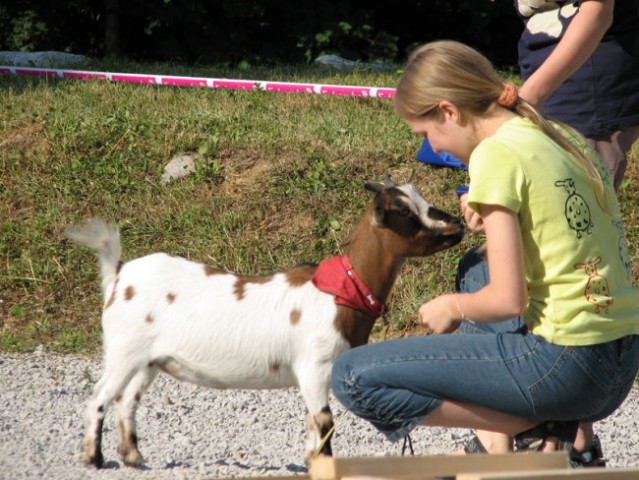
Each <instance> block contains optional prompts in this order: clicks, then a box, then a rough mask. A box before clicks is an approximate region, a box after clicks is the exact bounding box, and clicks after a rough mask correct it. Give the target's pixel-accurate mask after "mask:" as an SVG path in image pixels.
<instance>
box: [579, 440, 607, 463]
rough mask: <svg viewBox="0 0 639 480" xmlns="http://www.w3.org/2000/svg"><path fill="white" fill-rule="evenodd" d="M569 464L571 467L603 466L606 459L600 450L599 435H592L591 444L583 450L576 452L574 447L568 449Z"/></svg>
mask: <svg viewBox="0 0 639 480" xmlns="http://www.w3.org/2000/svg"><path fill="white" fill-rule="evenodd" d="M570 466H571V467H572V468H592V467H605V466H606V459H605V458H604V457H603V452H602V451H601V442H600V441H599V437H598V436H597V435H595V436H594V437H592V445H590V448H587V449H586V450H584V451H583V452H578V451H577V450H575V449H574V448H571V449H570Z"/></svg>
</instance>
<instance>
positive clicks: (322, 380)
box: [300, 368, 333, 465]
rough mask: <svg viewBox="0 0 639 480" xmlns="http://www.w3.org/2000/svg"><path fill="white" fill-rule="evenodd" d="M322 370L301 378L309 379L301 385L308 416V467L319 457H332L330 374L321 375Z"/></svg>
mask: <svg viewBox="0 0 639 480" xmlns="http://www.w3.org/2000/svg"><path fill="white" fill-rule="evenodd" d="M320 373H321V369H320V370H318V369H315V371H313V372H312V373H309V374H308V375H306V376H304V377H301V378H306V379H309V380H307V381H305V382H303V383H300V391H301V393H302V397H303V398H304V402H305V403H306V407H307V409H308V414H307V416H306V420H307V426H308V430H307V433H306V448H305V452H304V461H305V462H306V464H307V465H310V462H311V460H312V459H313V458H315V457H316V456H318V455H329V456H332V455H333V452H332V449H331V437H332V436H333V414H332V413H331V409H330V407H329V405H328V391H329V374H330V368H329V369H328V372H327V373H325V374H320Z"/></svg>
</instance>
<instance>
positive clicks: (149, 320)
mask: <svg viewBox="0 0 639 480" xmlns="http://www.w3.org/2000/svg"><path fill="white" fill-rule="evenodd" d="M144 321H145V322H146V323H153V316H152V315H151V314H150V313H149V314H148V315H147V316H146V318H145V319H144Z"/></svg>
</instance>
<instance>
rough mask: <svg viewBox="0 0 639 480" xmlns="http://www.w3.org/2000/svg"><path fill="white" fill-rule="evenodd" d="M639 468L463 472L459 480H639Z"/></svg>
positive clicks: (458, 477) (458, 476)
mask: <svg viewBox="0 0 639 480" xmlns="http://www.w3.org/2000/svg"><path fill="white" fill-rule="evenodd" d="M637 479H639V468H579V469H572V470H565V469H560V470H544V471H539V472H501V473H498V472H487V473H463V474H461V475H457V480H637Z"/></svg>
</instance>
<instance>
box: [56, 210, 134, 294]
mask: <svg viewBox="0 0 639 480" xmlns="http://www.w3.org/2000/svg"><path fill="white" fill-rule="evenodd" d="M65 235H66V236H67V237H68V238H69V239H70V240H73V241H74V242H76V243H79V244H80V245H84V246H87V247H90V248H92V249H94V250H96V253H97V255H98V258H99V259H100V270H101V273H102V291H103V292H104V291H105V289H106V287H107V286H108V285H110V284H111V282H113V281H114V280H115V276H116V275H117V272H118V270H119V267H120V256H121V255H122V246H121V245H120V231H119V230H118V227H116V226H115V225H110V224H108V223H106V222H104V221H103V220H100V219H99V218H92V219H91V220H89V221H88V222H86V223H85V224H84V225H79V226H75V227H69V228H67V229H66V231H65Z"/></svg>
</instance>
